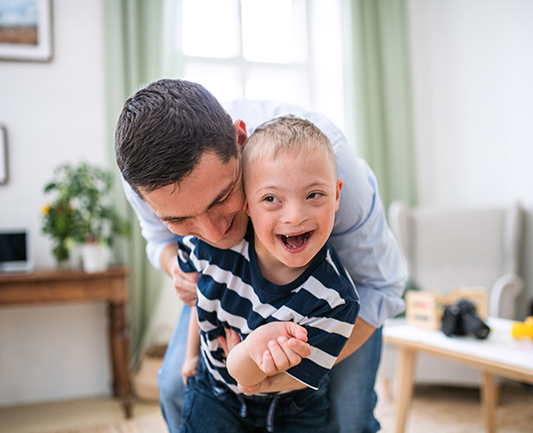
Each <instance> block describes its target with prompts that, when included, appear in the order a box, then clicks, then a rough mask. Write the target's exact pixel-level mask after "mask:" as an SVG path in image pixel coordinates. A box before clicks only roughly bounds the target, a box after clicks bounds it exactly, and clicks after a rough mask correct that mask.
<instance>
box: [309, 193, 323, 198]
mask: <svg viewBox="0 0 533 433" xmlns="http://www.w3.org/2000/svg"><path fill="white" fill-rule="evenodd" d="M321 195H323V194H322V193H320V192H312V193H311V194H309V195H308V196H307V198H309V199H313V198H317V197H320V196H321Z"/></svg>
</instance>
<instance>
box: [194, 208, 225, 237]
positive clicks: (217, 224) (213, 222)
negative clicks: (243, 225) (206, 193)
mask: <svg viewBox="0 0 533 433" xmlns="http://www.w3.org/2000/svg"><path fill="white" fill-rule="evenodd" d="M227 229H228V227H227V222H226V219H225V218H222V217H221V216H220V215H211V214H207V215H205V216H203V217H202V218H200V219H199V220H198V222H197V231H198V234H199V235H200V236H201V237H203V238H204V239H205V240H207V241H209V242H211V243H214V244H216V243H217V242H220V241H221V240H222V239H224V235H225V234H226V231H227Z"/></svg>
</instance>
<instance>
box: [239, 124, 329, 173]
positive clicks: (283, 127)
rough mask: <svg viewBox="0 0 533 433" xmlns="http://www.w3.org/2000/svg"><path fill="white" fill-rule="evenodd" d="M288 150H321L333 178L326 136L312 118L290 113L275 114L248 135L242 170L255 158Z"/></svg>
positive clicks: (271, 156) (302, 151)
mask: <svg viewBox="0 0 533 433" xmlns="http://www.w3.org/2000/svg"><path fill="white" fill-rule="evenodd" d="M291 151H296V152H300V153H304V154H310V153H312V152H316V151H321V152H323V154H324V158H326V159H327V161H328V163H329V164H330V165H331V167H332V170H333V174H334V176H335V179H336V178H337V165H336V162H335V154H334V153H333V147H332V146H331V142H330V141H329V139H328V137H326V135H325V134H324V133H323V132H322V131H321V130H320V129H318V128H317V127H316V126H315V125H314V124H313V123H312V122H310V121H308V120H305V119H301V118H299V117H296V116H292V115H285V116H279V117H275V118H273V119H271V120H269V121H267V122H265V123H263V124H261V125H259V126H258V127H257V128H256V129H255V131H254V132H253V134H252V135H250V137H248V140H247V141H246V144H245V146H244V150H243V154H242V164H243V174H244V175H246V170H247V167H250V166H251V165H252V164H253V162H254V161H256V160H257V159H265V158H268V159H275V158H276V157H277V156H278V154H279V153H281V152H291Z"/></svg>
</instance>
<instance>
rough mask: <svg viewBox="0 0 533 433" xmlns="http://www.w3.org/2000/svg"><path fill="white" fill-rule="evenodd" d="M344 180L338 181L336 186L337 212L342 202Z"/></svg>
mask: <svg viewBox="0 0 533 433" xmlns="http://www.w3.org/2000/svg"><path fill="white" fill-rule="evenodd" d="M342 185H343V182H342V179H337V183H336V184H335V212H337V211H338V210H339V205H340V201H341V190H342Z"/></svg>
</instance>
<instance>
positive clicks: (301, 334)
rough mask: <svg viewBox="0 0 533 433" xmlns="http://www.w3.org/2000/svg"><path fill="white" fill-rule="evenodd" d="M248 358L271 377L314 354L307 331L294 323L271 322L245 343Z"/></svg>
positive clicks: (247, 338)
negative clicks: (308, 341)
mask: <svg viewBox="0 0 533 433" xmlns="http://www.w3.org/2000/svg"><path fill="white" fill-rule="evenodd" d="M244 344H245V345H246V348H247V351H248V353H249V356H250V357H251V358H252V359H253V360H254V362H255V363H256V364H257V366H258V367H259V368H260V369H261V371H263V373H265V374H266V375H268V376H271V375H273V374H276V373H280V372H284V371H286V370H288V369H289V368H291V367H294V366H295V365H298V364H299V363H300V362H301V361H302V358H306V357H308V356H309V355H310V354H311V347H310V346H309V344H307V331H306V329H305V328H303V327H301V326H300V325H297V324H296V323H294V322H271V323H267V324H266V325H262V326H260V327H259V328H257V329H255V330H254V331H252V333H251V334H250V335H248V337H246V340H244Z"/></svg>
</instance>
